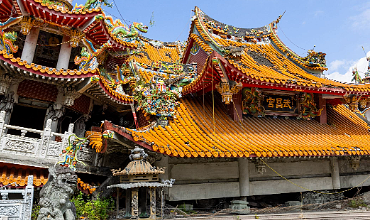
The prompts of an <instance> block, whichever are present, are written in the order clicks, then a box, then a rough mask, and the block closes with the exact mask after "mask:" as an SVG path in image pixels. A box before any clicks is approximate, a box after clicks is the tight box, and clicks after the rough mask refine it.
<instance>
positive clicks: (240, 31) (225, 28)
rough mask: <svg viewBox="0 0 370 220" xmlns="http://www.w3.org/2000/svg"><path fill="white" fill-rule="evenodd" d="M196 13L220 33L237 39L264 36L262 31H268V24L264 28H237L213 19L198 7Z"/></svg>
mask: <svg viewBox="0 0 370 220" xmlns="http://www.w3.org/2000/svg"><path fill="white" fill-rule="evenodd" d="M195 11H196V13H198V14H200V15H201V16H202V17H203V20H204V22H205V23H208V24H209V25H211V26H213V27H214V28H217V29H218V31H219V32H220V33H223V34H226V35H232V36H235V37H244V36H246V35H257V34H262V33H261V32H260V31H263V32H266V31H268V28H267V26H268V25H269V24H266V25H265V26H262V27H254V28H241V27H235V26H233V25H229V24H225V23H222V22H220V21H218V20H216V19H213V18H211V17H210V16H208V15H207V14H206V13H204V12H203V11H202V10H201V9H200V8H199V7H197V6H196V7H195Z"/></svg>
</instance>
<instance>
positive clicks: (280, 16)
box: [275, 10, 286, 24]
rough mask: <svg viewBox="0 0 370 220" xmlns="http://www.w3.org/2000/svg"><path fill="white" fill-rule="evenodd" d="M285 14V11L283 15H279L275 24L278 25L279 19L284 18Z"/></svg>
mask: <svg viewBox="0 0 370 220" xmlns="http://www.w3.org/2000/svg"><path fill="white" fill-rule="evenodd" d="M285 12H286V10H285V11H284V13H283V14H281V15H279V17H278V18H277V19H276V21H275V22H276V24H277V23H279V21H280V20H281V18H282V17H283V16H284V14H285Z"/></svg>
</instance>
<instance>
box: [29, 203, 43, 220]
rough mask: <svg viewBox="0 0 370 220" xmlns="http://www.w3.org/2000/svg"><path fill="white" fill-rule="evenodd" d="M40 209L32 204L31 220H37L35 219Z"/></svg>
mask: <svg viewBox="0 0 370 220" xmlns="http://www.w3.org/2000/svg"><path fill="white" fill-rule="evenodd" d="M40 208H41V207H40V206H39V205H36V204H33V206H32V213H31V220H36V219H37V217H38V216H39V212H40Z"/></svg>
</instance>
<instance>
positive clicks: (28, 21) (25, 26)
mask: <svg viewBox="0 0 370 220" xmlns="http://www.w3.org/2000/svg"><path fill="white" fill-rule="evenodd" d="M42 25H44V21H42V20H38V19H32V18H31V17H23V18H22V21H21V31H20V32H21V33H22V34H23V35H28V34H29V33H30V31H31V29H32V27H41V26H42Z"/></svg>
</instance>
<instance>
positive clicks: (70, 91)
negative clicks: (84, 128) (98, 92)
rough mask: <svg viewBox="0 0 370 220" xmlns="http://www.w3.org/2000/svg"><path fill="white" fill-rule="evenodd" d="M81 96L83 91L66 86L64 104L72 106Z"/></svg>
mask: <svg viewBox="0 0 370 220" xmlns="http://www.w3.org/2000/svg"><path fill="white" fill-rule="evenodd" d="M80 96H81V93H79V92H77V91H76V89H74V88H71V87H66V88H64V105H66V106H72V105H73V104H74V102H75V100H76V99H78V98H79V97H80Z"/></svg>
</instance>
